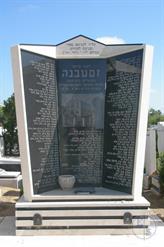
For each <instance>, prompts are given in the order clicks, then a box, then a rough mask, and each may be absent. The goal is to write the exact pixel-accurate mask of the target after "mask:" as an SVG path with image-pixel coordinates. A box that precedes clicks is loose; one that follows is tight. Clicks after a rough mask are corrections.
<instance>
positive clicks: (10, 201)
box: [0, 187, 164, 221]
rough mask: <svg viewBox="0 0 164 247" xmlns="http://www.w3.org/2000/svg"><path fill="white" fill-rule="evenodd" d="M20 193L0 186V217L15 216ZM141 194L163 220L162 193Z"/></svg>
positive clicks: (148, 192) (149, 192)
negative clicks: (158, 194)
mask: <svg viewBox="0 0 164 247" xmlns="http://www.w3.org/2000/svg"><path fill="white" fill-rule="evenodd" d="M20 195H21V191H20V189H13V188H9V187H0V217H5V216H15V203H16V201H17V200H18V199H19V198H20ZM143 196H144V197H145V198H146V199H147V200H148V201H149V202H150V213H151V215H157V216H158V217H159V218H161V219H162V221H164V195H163V196H157V195H155V194H153V193H152V192H151V190H145V191H143Z"/></svg>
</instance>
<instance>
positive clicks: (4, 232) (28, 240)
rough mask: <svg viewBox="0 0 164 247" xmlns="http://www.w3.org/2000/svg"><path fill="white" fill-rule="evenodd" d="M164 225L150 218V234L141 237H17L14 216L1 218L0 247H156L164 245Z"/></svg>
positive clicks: (156, 218)
mask: <svg viewBox="0 0 164 247" xmlns="http://www.w3.org/2000/svg"><path fill="white" fill-rule="evenodd" d="M163 238H164V223H163V222H162V221H161V220H160V219H159V218H158V217H157V216H152V217H151V218H150V228H149V232H148V234H147V235H145V236H139V235H135V234H134V235H123V236H114V235H104V236H102V235H101V236H42V237H37V236H34V237H33V236H30V237H23V236H22V237H16V236H15V219H14V217H12V216H8V217H0V247H8V246H10V247H20V246H21V247H22V246H23V247H29V246H30V247H33V246H39V247H41V246H44V247H47V246H48V247H51V246H53V247H56V246H60V247H62V246H66V247H92V246H93V247H120V246H121V247H124V246H126V247H136V246H140V247H142V246H143V247H151V246H153V247H156V246H157V245H158V243H163Z"/></svg>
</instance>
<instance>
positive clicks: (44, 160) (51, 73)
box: [21, 50, 59, 194]
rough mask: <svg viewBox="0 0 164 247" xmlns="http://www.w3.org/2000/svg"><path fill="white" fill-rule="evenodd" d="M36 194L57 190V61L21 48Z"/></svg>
mask: <svg viewBox="0 0 164 247" xmlns="http://www.w3.org/2000/svg"><path fill="white" fill-rule="evenodd" d="M21 58H22V67H23V81H24V94H25V107H26V117H27V129H28V141H29V152H30V162H31V171H32V181H33V190H34V194H38V193H41V192H45V191H48V190H52V189H55V188H56V187H57V177H58V175H59V149H58V133H57V132H58V131H57V125H58V114H57V112H58V109H57V108H58V98H57V80H56V67H55V60H54V59H51V58H48V57H45V56H41V55H38V54H34V53H31V52H27V51H24V50H22V51H21Z"/></svg>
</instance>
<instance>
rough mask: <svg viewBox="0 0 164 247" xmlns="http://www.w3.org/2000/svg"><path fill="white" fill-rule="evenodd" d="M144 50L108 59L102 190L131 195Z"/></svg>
mask: <svg viewBox="0 0 164 247" xmlns="http://www.w3.org/2000/svg"><path fill="white" fill-rule="evenodd" d="M142 56H143V50H138V51H133V52H130V53H126V54H123V55H119V56H115V57H112V58H109V59H107V87H106V96H105V119H104V155H103V158H104V162H103V186H104V187H107V188H110V189H115V190H119V191H124V192H127V193H131V192H132V182H133V169H134V158H135V147H136V130H137V119H138V107H139V95H140V82H141V69H142Z"/></svg>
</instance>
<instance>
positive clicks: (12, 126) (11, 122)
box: [0, 94, 19, 155]
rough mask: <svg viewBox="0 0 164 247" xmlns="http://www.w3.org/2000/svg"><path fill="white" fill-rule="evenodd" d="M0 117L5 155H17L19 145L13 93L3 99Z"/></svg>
mask: <svg viewBox="0 0 164 247" xmlns="http://www.w3.org/2000/svg"><path fill="white" fill-rule="evenodd" d="M0 117H1V122H2V125H3V128H4V131H3V137H4V143H5V155H14V154H15V155H17V154H19V151H18V150H19V145H18V131H17V123H16V112H15V99H14V94H13V95H11V97H9V98H8V99H7V100H5V101H4V105H3V106H2V109H1V111H0Z"/></svg>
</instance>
